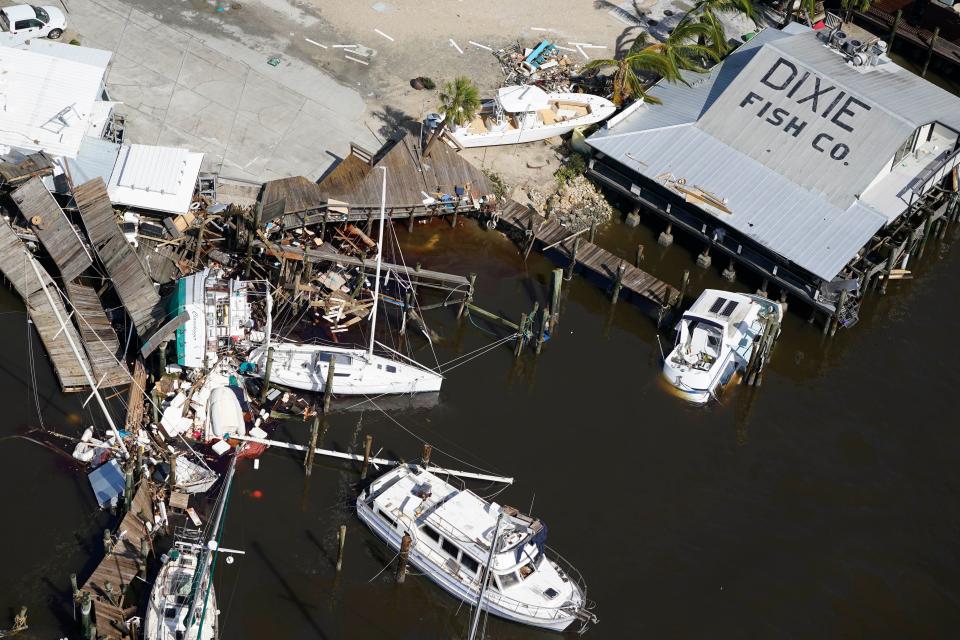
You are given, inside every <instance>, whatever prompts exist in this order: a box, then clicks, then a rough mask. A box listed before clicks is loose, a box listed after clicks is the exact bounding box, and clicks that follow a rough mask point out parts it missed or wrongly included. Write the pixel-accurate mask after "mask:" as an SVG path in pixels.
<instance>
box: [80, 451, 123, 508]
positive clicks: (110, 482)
mask: <svg viewBox="0 0 960 640" xmlns="http://www.w3.org/2000/svg"><path fill="white" fill-rule="evenodd" d="M87 479H88V480H90V488H92V489H93V494H94V495H95V496H96V497H97V502H99V503H100V506H101V507H106V506H108V505H109V504H110V503H111V502H113V501H114V500H116V499H117V498H118V497H119V496H120V495H121V494H123V489H124V486H125V483H124V480H123V470H122V469H121V468H120V465H119V464H117V461H116V460H113V459H111V460H108V461H107V462H105V463H104V464H102V465H100V466H99V467H97V468H96V469H94V470H93V471H91V472H90V473H89V474H88V475H87Z"/></svg>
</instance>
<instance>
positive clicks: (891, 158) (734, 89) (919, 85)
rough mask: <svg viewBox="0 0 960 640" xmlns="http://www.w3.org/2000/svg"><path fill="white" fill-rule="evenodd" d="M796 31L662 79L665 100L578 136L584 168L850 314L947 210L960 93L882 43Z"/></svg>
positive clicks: (714, 245) (824, 306)
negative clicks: (587, 153)
mask: <svg viewBox="0 0 960 640" xmlns="http://www.w3.org/2000/svg"><path fill="white" fill-rule="evenodd" d="M791 31H792V32H790V33H788V32H783V31H777V30H774V29H767V30H764V31H762V32H760V33H759V34H758V35H757V36H756V37H754V38H753V39H752V40H751V41H750V42H748V43H747V44H745V45H743V46H741V47H740V48H739V49H738V50H736V51H735V52H733V53H732V54H731V55H730V56H728V57H727V58H726V59H725V60H724V61H723V62H722V63H721V64H719V65H717V66H716V67H714V68H713V69H712V70H711V71H710V72H709V73H707V74H685V75H684V78H685V80H686V82H687V83H688V84H683V83H677V84H668V83H665V82H661V83H659V84H658V85H657V86H656V87H654V88H653V89H652V90H651V91H650V94H651V95H652V96H654V97H656V98H658V99H659V100H660V101H661V103H662V104H644V103H635V104H633V105H631V106H630V107H628V108H627V109H625V110H624V111H623V112H622V113H620V114H618V115H617V116H615V117H614V118H612V119H611V120H609V121H608V122H607V124H606V125H605V126H604V128H603V129H601V130H600V131H598V132H597V133H595V134H594V135H592V136H591V137H590V138H589V139H588V140H587V142H588V143H589V145H590V146H591V147H592V148H593V150H594V157H593V159H592V160H591V162H590V174H591V175H592V176H593V177H594V178H596V179H598V180H599V181H600V182H602V183H604V184H605V185H607V186H608V187H611V188H613V189H615V190H618V191H620V192H621V193H623V194H624V195H626V196H629V197H630V198H632V199H633V200H634V201H635V202H637V203H639V204H641V205H642V206H644V207H645V208H647V209H650V210H653V211H655V212H657V213H658V214H659V215H661V216H662V217H663V218H665V219H666V221H667V222H668V224H670V225H671V227H672V228H673V229H677V228H679V229H683V230H686V231H687V232H689V233H691V234H694V235H695V236H696V237H698V238H700V239H701V240H703V241H704V243H705V249H706V250H708V251H712V252H713V253H714V255H717V254H719V253H725V254H727V255H729V256H730V257H731V259H732V260H734V261H735V262H737V263H740V264H743V265H746V266H747V267H749V268H750V269H753V270H754V271H756V272H758V273H759V274H760V275H761V276H762V277H763V278H765V279H766V280H770V281H772V282H775V283H776V284H777V285H779V287H780V288H781V289H782V290H783V291H784V292H789V293H792V294H793V295H795V296H797V297H799V298H801V299H802V300H805V301H807V302H809V303H810V304H811V305H813V306H814V308H816V309H819V310H821V311H823V312H825V313H827V314H829V315H831V316H833V315H835V314H838V306H843V307H844V308H845V309H847V310H848V311H849V313H845V314H844V317H843V318H840V319H841V321H844V322H846V323H849V322H852V321H855V319H856V309H857V301H858V300H859V299H860V297H861V296H862V294H863V293H864V292H865V290H866V289H867V288H868V287H870V286H871V285H874V284H875V283H876V282H877V281H878V280H881V279H883V278H884V276H885V275H886V274H888V273H889V270H890V269H891V268H892V267H894V266H898V265H901V264H902V263H903V261H904V259H905V257H906V256H907V255H908V254H909V253H910V250H911V248H915V246H916V243H917V242H918V241H919V237H920V236H922V235H923V227H924V226H925V225H929V224H930V222H929V218H930V217H931V216H934V215H938V216H939V215H942V213H938V214H934V213H932V211H933V208H935V207H933V208H932V205H934V204H942V201H943V200H944V199H945V198H946V197H947V196H946V195H942V191H941V190H940V189H938V188H937V187H938V186H939V185H940V184H941V183H943V182H944V179H945V177H949V173H950V171H951V169H953V167H955V166H956V165H957V164H958V162H960V148H958V132H960V99H958V98H957V97H956V96H954V95H952V94H950V93H948V92H946V91H944V90H942V89H940V88H939V87H937V86H935V85H933V84H931V83H929V82H927V81H925V80H923V79H921V78H920V77H918V76H916V75H914V74H913V73H911V72H909V71H907V70H906V69H903V68H901V67H899V66H898V65H896V64H895V63H893V62H891V61H890V60H889V58H887V57H886V55H884V53H883V52H884V47H883V43H882V42H881V43H866V44H865V43H858V42H855V43H850V42H845V36H844V34H842V33H833V34H831V33H824V32H820V33H817V32H814V31H811V30H809V29H806V28H803V29H802V30H799V29H797V28H796V27H794V28H793V29H792V30H791ZM934 199H936V202H934V201H933V200H934ZM954 200H955V196H954ZM942 209H943V207H940V210H942ZM905 223H906V224H905ZM927 232H928V233H929V228H928V229H927ZM841 292H844V293H841ZM841 300H843V301H844V304H843V305H840V304H839V303H840V301H841ZM838 315H839V314H838Z"/></svg>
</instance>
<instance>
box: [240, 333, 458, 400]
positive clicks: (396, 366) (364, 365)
mask: <svg viewBox="0 0 960 640" xmlns="http://www.w3.org/2000/svg"><path fill="white" fill-rule="evenodd" d="M320 354H334V355H333V356H328V357H334V358H336V359H338V360H339V361H338V362H335V364H334V378H333V389H332V393H333V394H334V395H352V396H362V395H367V396H372V395H383V394H402V393H423V392H436V391H439V390H440V386H441V385H442V384H443V376H441V375H440V374H438V373H436V372H433V371H430V370H428V369H423V368H421V367H417V366H414V365H412V364H408V363H405V362H399V361H396V360H391V359H390V358H384V357H383V356H378V355H376V354H374V355H370V354H368V353H367V352H366V351H363V350H360V349H343V348H339V347H325V346H323V347H321V346H311V345H286V346H285V345H280V346H277V347H275V349H274V354H273V361H272V364H271V367H270V384H271V385H276V386H281V387H288V388H291V389H299V390H302V391H311V392H314V393H323V392H324V391H325V390H326V386H327V373H328V366H329V364H328V362H325V361H318V360H317V357H318V356H319V355H320ZM266 360H267V353H266V350H265V349H264V348H263V347H260V348H258V349H255V350H254V351H253V352H251V354H250V356H249V357H248V361H249V362H252V363H253V364H255V365H256V369H255V371H253V372H252V375H254V376H256V377H259V378H262V377H263V376H264V372H265V371H266ZM347 360H349V362H347Z"/></svg>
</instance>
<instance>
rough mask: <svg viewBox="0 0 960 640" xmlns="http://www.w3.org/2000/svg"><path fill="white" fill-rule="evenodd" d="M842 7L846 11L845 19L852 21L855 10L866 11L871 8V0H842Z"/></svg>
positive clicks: (845, 20)
mask: <svg viewBox="0 0 960 640" xmlns="http://www.w3.org/2000/svg"><path fill="white" fill-rule="evenodd" d="M840 7H841V8H842V9H843V10H844V11H845V12H846V14H845V16H844V18H843V21H844V22H850V18H851V17H852V15H853V12H854V11H859V12H861V13H865V12H866V11H868V10H869V9H870V0H840Z"/></svg>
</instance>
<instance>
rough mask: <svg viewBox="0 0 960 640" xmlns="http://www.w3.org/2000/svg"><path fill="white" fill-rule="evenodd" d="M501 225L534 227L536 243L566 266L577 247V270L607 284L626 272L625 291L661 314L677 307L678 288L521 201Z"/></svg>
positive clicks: (502, 216) (522, 228) (504, 215)
mask: <svg viewBox="0 0 960 640" xmlns="http://www.w3.org/2000/svg"><path fill="white" fill-rule="evenodd" d="M500 222H502V223H507V224H509V225H510V226H512V227H513V228H514V229H518V230H520V231H524V232H526V231H528V230H530V229H531V228H532V229H533V232H534V234H535V242H536V243H537V244H539V245H540V246H541V247H543V248H550V250H551V251H555V252H556V253H557V254H559V255H560V256H562V258H563V262H565V263H569V262H570V259H571V257H572V256H573V252H574V246H575V245H576V247H577V249H576V261H577V267H579V268H581V269H586V270H587V271H589V272H591V273H592V274H594V275H595V276H597V277H599V278H600V279H601V280H602V281H603V282H605V283H612V282H614V281H615V279H616V277H617V272H618V270H621V269H622V277H621V281H620V284H621V286H622V290H623V291H628V292H630V293H632V294H633V295H634V296H635V297H636V298H637V299H639V300H641V301H642V302H643V303H644V304H645V305H648V306H649V309H650V310H651V311H655V312H657V313H658V314H659V313H661V312H662V311H663V310H664V309H665V308H666V307H668V306H670V305H672V304H674V303H675V302H676V300H677V299H678V298H679V296H680V292H679V291H677V290H676V289H675V288H673V287H671V286H670V285H668V284H667V283H665V282H663V281H661V280H658V279H657V278H655V277H654V276H652V275H650V274H649V273H647V272H646V271H643V270H642V269H638V268H637V267H635V266H634V265H633V264H631V263H630V262H628V261H627V260H624V259H623V258H619V257H617V256H615V255H613V254H612V253H610V252H609V251H607V250H606V249H603V248H601V247H598V246H597V245H595V244H593V243H591V242H588V241H587V238H586V237H585V236H584V235H583V234H581V235H579V236H576V237H575V238H574V237H573V236H574V234H571V232H570V230H569V229H567V228H566V227H564V226H562V225H560V223H558V222H555V221H553V220H545V219H544V218H543V217H541V216H540V214H538V213H536V212H535V211H532V210H530V209H529V208H528V207H525V206H523V205H521V204H518V203H517V202H514V201H512V200H508V201H507V205H506V206H505V207H504V208H503V210H502V211H501V214H500ZM568 238H570V239H568Z"/></svg>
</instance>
